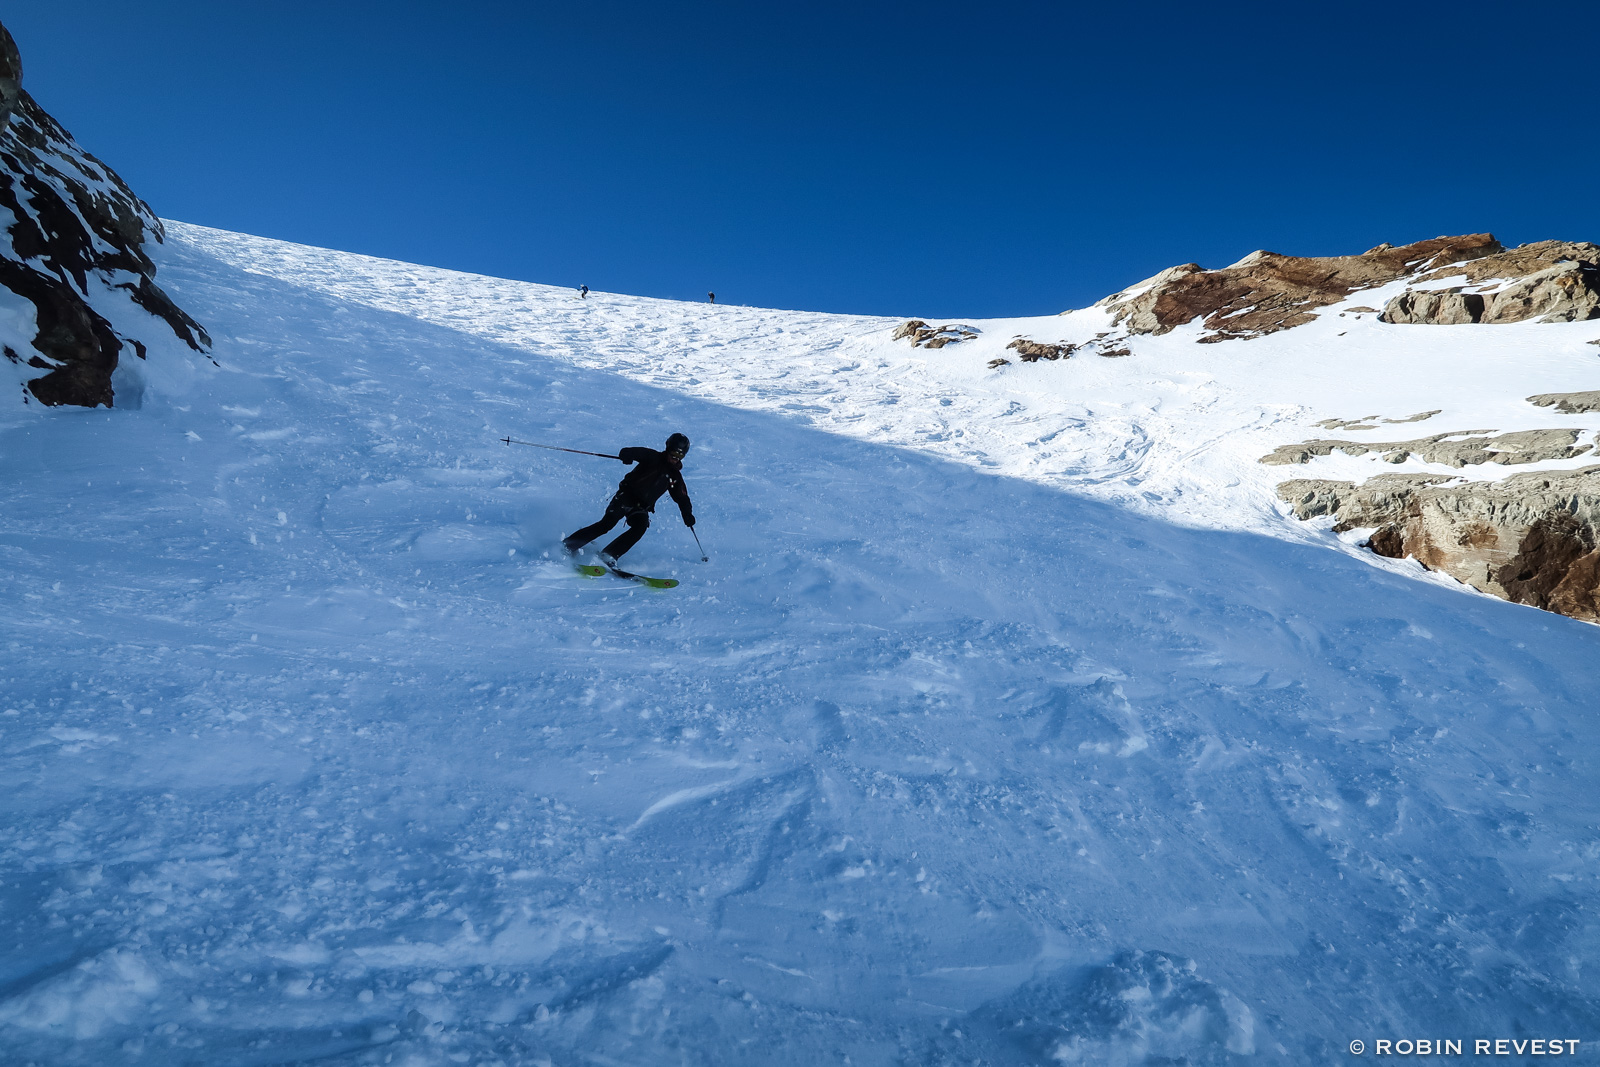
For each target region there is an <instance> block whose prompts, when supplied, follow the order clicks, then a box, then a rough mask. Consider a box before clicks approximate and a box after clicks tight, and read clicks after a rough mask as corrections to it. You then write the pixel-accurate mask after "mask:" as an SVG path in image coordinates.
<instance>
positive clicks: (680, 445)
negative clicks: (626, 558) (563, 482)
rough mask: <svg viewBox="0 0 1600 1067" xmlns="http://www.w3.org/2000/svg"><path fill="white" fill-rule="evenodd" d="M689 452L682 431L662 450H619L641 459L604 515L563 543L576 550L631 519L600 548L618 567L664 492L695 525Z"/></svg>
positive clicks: (627, 459)
mask: <svg viewBox="0 0 1600 1067" xmlns="http://www.w3.org/2000/svg"><path fill="white" fill-rule="evenodd" d="M688 454H689V439H688V438H687V437H685V436H683V434H681V433H675V434H673V435H672V436H671V437H669V438H667V447H666V449H665V450H664V451H661V452H657V451H656V450H655V449H653V448H624V449H623V450H622V451H620V452H618V453H617V458H618V459H620V460H622V462H624V463H628V464H633V463H637V464H638V466H637V467H634V469H633V470H631V471H629V472H628V473H627V474H626V475H625V476H624V477H623V479H622V484H621V485H618V486H617V492H616V494H615V495H614V496H612V498H611V502H610V503H609V504H607V505H606V513H605V514H604V515H602V516H600V521H599V522H597V523H594V524H593V525H590V526H585V527H584V528H583V529H581V530H579V531H577V532H576V533H573V534H569V535H568V536H567V537H566V539H565V540H563V541H562V542H561V543H562V544H563V545H564V546H565V547H566V549H567V551H568V552H571V553H576V552H577V551H578V549H580V548H582V547H583V546H584V545H586V544H588V543H589V542H590V541H593V540H594V539H595V538H596V537H599V536H600V535H601V534H603V533H608V532H610V530H611V528H612V527H613V526H615V525H616V524H617V523H619V522H621V521H622V520H623V519H627V520H628V528H627V529H626V530H624V531H623V532H622V533H621V534H620V535H619V536H618V537H617V538H616V539H615V540H613V541H612V542H611V543H610V544H609V545H607V546H606V547H605V548H603V549H601V550H600V559H601V560H602V561H603V562H604V563H605V565H606V566H608V567H614V566H616V564H617V560H619V559H621V558H622V557H623V555H624V554H625V553H626V552H627V551H628V549H630V548H632V547H633V546H634V545H636V544H638V543H639V538H641V537H643V536H644V532H645V531H646V530H648V529H649V528H650V513H651V512H653V511H655V509H656V501H657V500H660V499H661V494H662V493H667V494H668V495H670V496H671V497H672V499H673V502H674V503H676V504H677V505H678V511H679V512H680V513H681V514H682V515H683V524H684V525H685V526H687V527H689V528H690V529H693V528H694V508H693V505H692V504H690V502H689V487H688V486H686V485H684V484H683V457H684V456H686V455H688Z"/></svg>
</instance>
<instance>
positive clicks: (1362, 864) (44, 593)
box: [0, 224, 1600, 1067]
mask: <svg viewBox="0 0 1600 1067" xmlns="http://www.w3.org/2000/svg"><path fill="white" fill-rule="evenodd" d="M161 255H162V264H161V272H162V273H161V281H162V284H163V286H164V287H165V288H166V289H167V290H168V291H169V292H171V293H172V295H173V296H174V297H175V298H176V299H177V301H178V302H179V304H181V305H182V306H183V307H184V308H186V309H188V310H189V311H191V312H192V313H193V314H194V315H195V316H196V317H197V318H198V319H200V321H201V322H203V323H204V324H205V325H206V326H207V327H208V329H209V330H210V332H211V333H212V335H213V337H214V338H215V339H216V348H215V355H216V358H217V361H218V362H219V364H220V367H217V368H214V367H212V366H211V365H210V364H209V363H208V362H206V361H204V360H197V359H195V358H193V357H192V355H190V354H188V353H187V352H186V350H183V349H181V346H178V345H177V344H176V342H174V344H173V346H172V347H171V348H170V349H167V350H153V351H152V353H151V356H150V360H149V361H148V363H147V364H144V365H138V364H137V363H136V361H133V360H131V359H130V360H128V361H126V362H127V363H128V364H130V366H129V367H128V368H126V370H125V371H124V372H123V373H122V374H121V376H120V378H119V381H118V383H117V386H118V400H119V404H122V405H124V406H122V407H119V408H118V409H117V410H113V411H107V410H96V411H61V410H52V411H49V412H40V411H38V410H37V409H36V408H22V407H17V408H15V409H10V410H8V411H7V412H6V413H4V414H3V415H0V462H3V463H4V465H5V470H6V472H7V477H6V480H5V483H4V485H3V487H0V494H3V497H0V544H3V545H4V549H5V553H6V560H7V563H8V566H7V568H6V570H5V571H4V572H3V573H0V598H3V601H0V603H3V605H4V608H5V610H4V613H3V616H0V649H3V650H4V659H3V660H0V782H4V783H5V789H4V792H3V794H0V805H3V808H0V810H3V812H4V817H3V819H0V1051H3V1052H4V1056H3V1057H0V1058H3V1059H4V1062H5V1063H7V1064H34V1065H45V1064H48V1065H78V1064H82V1065H97V1067H98V1065H106V1064H140V1065H144V1064H149V1065H171V1064H197V1065H198V1064H205V1065H213V1064H218V1065H220V1064H227V1065H234V1064H237V1065H271V1064H305V1063H313V1062H315V1063H318V1064H329V1065H355V1064H379V1063H393V1064H412V1065H432V1064H438V1065H441V1067H442V1065H446V1064H456V1063H467V1064H481V1065H491V1064H500V1065H508V1067H509V1065H535V1064H550V1065H565V1064H630V1065H632V1064H740V1063H748V1064H766V1063H774V1064H776V1063H783V1064H790V1063H795V1064H810V1063H819V1064H820V1063H846V1062H848V1063H855V1064H947V1063H948V1064H957V1063H960V1064H975V1063H976V1064H995V1065H1000V1064H1024V1063H1084V1064H1113V1065H1115V1064H1142V1063H1191V1064H1222V1063H1246V1062H1273V1063H1277V1062H1283V1063H1329V1062H1344V1061H1347V1060H1349V1059H1350V1058H1351V1057H1350V1053H1349V1052H1348V1051H1347V1048H1348V1046H1349V1043H1350V1042H1351V1041H1352V1040H1354V1039H1362V1040H1364V1041H1365V1042H1366V1047H1367V1049H1368V1051H1369V1053H1370V1051H1371V1050H1372V1049H1373V1047H1374V1042H1375V1041H1377V1040H1378V1039H1389V1040H1400V1039H1405V1040H1415V1039H1420V1038H1426V1039H1430V1040H1433V1039H1462V1040H1466V1041H1468V1042H1469V1044H1468V1045H1467V1048H1468V1050H1469V1051H1470V1049H1471V1047H1472V1046H1471V1044H1470V1041H1471V1040H1472V1039H1477V1038H1487V1039H1499V1038H1505V1039H1514V1040H1518V1041H1522V1042H1524V1045H1523V1047H1524V1048H1529V1047H1531V1046H1529V1045H1528V1044H1527V1042H1529V1041H1531V1040H1532V1039H1535V1038H1537V1039H1540V1040H1541V1041H1551V1040H1580V1041H1582V1042H1583V1045H1582V1046H1581V1047H1579V1049H1578V1051H1577V1054H1576V1055H1574V1056H1572V1060H1573V1061H1576V1062H1594V1060H1595V1054H1594V1048H1595V1046H1594V1044H1593V1040H1594V1039H1596V1038H1600V1033H1597V1024H1600V979H1597V963H1596V961H1597V960H1600V926H1597V924H1596V916H1595V910H1594V901H1595V899H1596V895H1595V894H1596V873H1597V865H1600V788H1597V784H1600V783H1597V780H1596V779H1597V776H1596V773H1595V759H1596V752H1597V751H1600V726H1597V723H1596V708H1597V703H1600V701H1597V698H1600V674H1597V672H1596V671H1595V669H1594V667H1595V664H1596V663H1597V662H1600V628H1596V627H1593V626H1588V625H1585V624H1582V623H1578V622H1574V621H1572V620H1569V619H1565V618H1561V617H1559V616H1554V615H1549V614H1544V613H1541V612H1538V611H1534V610H1531V609H1528V608H1524V607H1519V606H1515V605H1511V604H1506V603H1502V602H1499V601H1496V600H1492V599H1490V598H1487V597H1483V596H1479V595H1477V594H1473V593H1471V592H1468V591H1463V590H1462V589H1461V588H1460V587H1457V586H1455V585H1453V584H1452V583H1445V582H1441V581H1439V580H1435V579H1433V578H1430V577H1429V576H1427V575H1425V574H1424V573H1423V572H1421V571H1420V569H1419V568H1417V567H1416V566H1415V565H1414V564H1406V563H1397V562H1392V561H1378V562H1374V561H1373V560H1372V559H1371V557H1368V556H1366V555H1365V554H1364V553H1362V552H1360V550H1359V549H1357V548H1356V547H1355V546H1354V545H1353V543H1349V542H1348V541H1340V540H1339V539H1337V538H1334V537H1333V536H1332V535H1330V534H1328V533H1326V532H1324V531H1323V530H1321V529H1318V528H1314V527H1311V526H1304V525H1300V524H1296V523H1294V521H1293V520H1292V519H1289V518H1287V517H1286V516H1285V514H1284V513H1283V509H1282V507H1281V505H1279V504H1278V503H1277V502H1276V500H1275V498H1274V496H1273V493H1272V487H1273V485H1274V484H1275V482H1276V481H1277V480H1279V479H1281V478H1284V477H1292V476H1299V475H1304V474H1308V473H1309V474H1313V475H1329V476H1335V477H1362V476H1365V475H1367V474H1371V473H1377V472H1378V471H1379V470H1396V469H1398V470H1423V469H1430V468H1427V467H1425V466H1424V465H1422V464H1420V463H1418V462H1416V461H1411V462H1408V463H1407V464H1404V465H1401V466H1399V467H1395V466H1391V465H1388V464H1380V463H1379V461H1378V460H1377V459H1376V457H1372V456H1368V457H1349V456H1334V457H1329V458H1327V459H1322V460H1317V461H1316V462H1315V463H1314V464H1312V465H1310V466H1309V467H1290V468H1283V467H1278V468H1266V467H1262V466H1261V465H1260V464H1258V463H1257V462H1256V460H1257V458H1258V457H1259V456H1261V455H1263V454H1265V453H1267V452H1269V451H1271V450H1272V449H1273V448H1275V447H1277V446H1278V445H1281V444H1286V443H1291V442H1293V441H1297V440H1300V439H1303V438H1305V437H1311V436H1349V437H1351V438H1359V437H1360V433H1361V431H1355V432H1351V433H1349V434H1336V433H1332V432H1330V431H1327V430H1319V429H1316V428H1315V427H1314V425H1313V424H1314V423H1315V422H1316V421H1317V420H1320V419H1325V418H1357V417H1361V416H1366V415H1372V414H1377V415H1381V416H1383V417H1388V418H1394V419H1401V418H1406V417H1409V416H1411V415H1413V414H1415V413H1418V412H1422V411H1425V410H1431V409H1441V414H1439V415H1437V416H1434V417H1433V418H1431V419H1429V420H1426V421H1422V422H1419V423H1407V424H1398V425H1395V426H1385V427H1384V428H1383V433H1382V434H1376V433H1372V432H1367V434H1366V439H1390V440H1394V439H1405V438H1408V437H1416V436H1422V435H1425V434H1431V433H1438V432H1444V431H1445V430H1469V429H1488V428H1494V429H1497V430H1501V431H1509V430H1515V429H1526V428H1536V427H1544V426H1570V427H1574V428H1582V429H1584V431H1585V436H1584V437H1583V438H1582V440H1583V441H1584V442H1585V443H1590V442H1592V441H1593V433H1592V430H1593V429H1594V428H1595V427H1594V426H1593V425H1591V424H1589V423H1585V422H1584V421H1583V420H1584V417H1583V416H1563V415H1557V414H1554V413H1552V412H1550V411H1549V410H1547V409H1536V408H1533V407H1532V406H1531V405H1528V404H1526V403H1525V402H1523V400H1522V398H1523V397H1525V396H1527V395H1530V394H1532V393H1540V392H1559V391H1567V390H1578V389H1585V388H1594V386H1595V377H1596V369H1597V365H1596V358H1595V356H1596V352H1597V350H1596V349H1594V348H1592V347H1588V346H1587V345H1586V344H1585V342H1586V341H1588V340H1590V339H1591V337H1592V335H1593V334H1594V332H1595V331H1594V328H1593V324H1584V323H1578V324H1570V325H1555V326H1550V325H1528V326H1505V327H1389V326H1386V325H1384V324H1381V323H1377V322H1376V321H1375V320H1374V317H1373V316H1372V315H1371V314H1363V313H1359V312H1354V311H1350V310H1348V306H1347V307H1339V308H1332V309H1328V310H1326V311H1325V312H1324V313H1323V316H1322V318H1321V319H1319V321H1318V322H1316V323H1313V324H1311V325H1308V326H1304V327H1300V328H1299V329H1296V330H1291V331H1287V332H1286V333H1283V334H1277V335H1273V336H1271V337H1267V338H1262V339H1259V340H1255V341H1250V342H1229V343H1224V344H1217V345H1196V344H1194V343H1193V342H1194V334H1193V333H1192V332H1189V331H1186V330H1181V329H1180V330H1178V331H1174V333H1172V334H1169V335H1167V336H1165V337H1160V338H1137V339H1135V340H1134V344H1133V349H1134V352H1133V355H1131V356H1129V357H1126V358H1115V359H1109V358H1100V357H1098V356H1095V355H1093V354H1080V355H1079V356H1077V357H1075V358H1073V359H1070V360H1064V361H1060V362H1040V363H1034V364H1022V363H1020V362H1017V361H1016V360H1015V359H1014V353H1011V352H1009V350H1007V349H1006V347H1005V346H1006V344H1007V343H1008V342H1009V341H1010V340H1011V339H1012V337H1013V336H1015V335H1025V336H1027V337H1030V338H1032V339H1034V340H1038V341H1042V342H1056V341H1070V342H1075V343H1076V342H1087V341H1090V340H1092V339H1093V337H1094V336H1095V335H1096V334H1097V333H1102V332H1105V331H1106V330H1108V329H1109V327H1108V325H1107V323H1106V320H1105V318H1104V315H1103V313H1102V312H1099V311H1096V310H1090V311H1085V312H1078V313H1074V314H1072V315H1068V316H1063V317H1059V318H1056V317H1052V318H1047V319H1024V320H1006V321H980V322H975V323H968V325H972V326H975V327H976V329H977V332H978V334H979V336H978V337H977V338H976V339H974V340H971V341H966V342H962V343H959V344H954V345H950V346H948V347H946V348H944V349H940V350H936V351H930V350H925V349H913V348H911V347H910V346H909V343H908V342H904V341H901V342H892V341H891V340H890V339H889V335H890V332H891V330H892V328H893V326H894V325H895V324H896V320H888V319H873V318H862V317H849V316H837V315H821V314H806V313H796V312H778V311H770V310H757V309H749V308H742V307H723V306H709V305H695V304H681V303H674V302H669V301H662V300H651V299H643V298H632V297H623V296H617V295H613V294H604V293H598V292H596V293H591V294H590V296H589V298H588V299H587V300H583V299H580V298H579V297H578V295H577V293H576V292H575V291H574V290H571V289H563V288H555V287H550V286H541V285H532V284H526V283H520V282H508V281H501V280H496V279H489V278H481V277H474V276H469V275H463V274H454V273H451V272H447V271H440V270H433V269H429V268H423V267H415V266H411V265H407V264H401V263H392V262H386V261H381V260H374V259H368V258H364V257H359V256H352V255H347V254H341V253H334V252H328V251H324V250H320V249H312V248H306V247H301V246H295V245H287V244H282V243H279V242H273V241H267V240H262V239H257V238H248V237H243V236H239V235H234V234H226V233H221V232H218V231H213V230H206V229H202V228H198V227H191V226H182V225H177V224H173V225H172V226H171V239H170V241H169V244H168V246H167V247H166V248H165V249H164V250H163V251H162V253H161ZM1359 295H1360V296H1361V298H1362V302H1363V303H1365V304H1374V305H1375V306H1381V301H1382V300H1383V299H1385V295H1384V294H1383V293H1382V292H1378V293H1368V294H1359ZM1354 305H1355V301H1351V302H1350V304H1349V306H1354ZM1341 313H1343V314H1341ZM924 317H925V318H926V316H924ZM928 321H929V322H930V323H932V324H933V325H936V326H937V325H941V324H942V323H943V322H944V321H954V320H940V321H934V320H933V319H931V318H929V319H928ZM1008 356H1009V357H1011V358H1013V362H1012V363H1010V364H1009V365H1004V366H1001V367H999V368H998V369H991V368H990V367H989V366H988V364H989V362H990V361H991V360H994V359H997V358H1007V357H1008ZM1590 419H1591V422H1592V421H1593V417H1592V416H1591V417H1590ZM674 430H681V431H683V432H685V433H687V434H688V435H689V436H690V437H691V438H693V440H694V442H695V445H694V450H693V451H692V452H691V453H690V455H689V458H688V460H687V463H686V467H685V474H686V478H687V481H688V484H689V489H690V492H691V493H692V494H693V497H694V501H695V511H696V515H697V517H698V519H699V526H698V532H699V533H700V534H701V537H702V539H703V541H704V544H705V548H706V550H707V552H708V553H709V555H710V556H711V562H709V563H701V562H699V555H700V553H699V550H698V549H697V547H696V545H695V543H694V541H693V539H692V538H691V537H690V535H689V533H688V532H687V531H686V530H684V529H683V528H682V526H681V525H680V524H679V521H678V517H677V515H676V513H675V512H676V509H674V508H673V507H672V506H671V505H670V504H667V503H665V502H664V506H663V508H662V509H661V510H660V511H658V513H657V515H656V523H655V526H654V528H653V529H652V530H651V531H650V533H649V535H648V536H647V537H646V538H645V540H644V541H643V542H642V543H641V544H640V546H639V547H638V548H637V549H635V550H634V551H633V553H631V554H630V555H629V556H628V557H627V560H626V562H627V564H628V565H629V566H631V567H633V568H634V569H636V570H640V571H643V572H644V573H648V574H655V575H672V576H676V577H678V578H680V579H682V581H683V585H682V586H681V587H680V588H678V589H676V590H672V591H670V592H658V591H654V590H650V589H645V588H642V587H639V586H636V585H633V584H631V583H626V582H622V581H619V580H616V579H612V578H609V577H607V578H603V579H598V580H596V579H586V578H584V577H581V576H579V575H577V574H575V573H574V571H573V570H572V568H571V566H570V565H569V564H568V563H567V562H566V560H565V558H564V557H563V555H562V554H561V553H560V551H559V549H558V547H557V546H558V541H559V538H560V536H561V535H562V534H564V533H566V532H569V531H571V530H572V529H575V528H576V527H578V526H580V525H583V524H585V523H587V522H589V521H592V520H593V519H594V518H596V517H597V516H598V515H599V513H600V510H601V508H602V507H603V505H604V502H605V500H606V499H607V498H608V496H609V494H610V492H611V490H612V488H613V486H614V485H615V482H616V480H617V479H618V478H619V477H620V476H621V475H622V474H623V473H624V468H623V467H622V466H621V465H620V464H618V463H616V462H615V461H610V460H604V459H595V458H590V457H584V456H573V455H568V454H564V453H556V452H546V451H540V450H537V449H531V448H522V447H508V446H506V445H504V444H502V443H500V441H499V440H498V439H499V438H501V437H504V436H507V435H510V436H512V437H515V438H520V439H523V440H530V441H539V442H542V443H548V444H556V445H565V446H568V447H574V448H583V449H590V450H593V451H597V452H611V451H614V450H615V449H617V448H619V447H622V446H626V445H634V444H642V445H649V446H652V447H659V446H660V443H661V441H662V440H664V439H665V437H666V435H667V434H668V433H670V432H672V431H674ZM1584 458H1585V459H1587V458H1588V457H1584ZM1547 465H1548V466H1555V467H1559V466H1567V467H1571V466H1581V465H1583V461H1582V460H1581V459H1580V460H1574V461H1563V462H1561V463H1553V464H1547ZM1516 469H1521V468H1505V467H1496V468H1495V469H1494V470H1492V471H1487V472H1474V471H1470V470H1469V471H1448V472H1449V473H1452V474H1458V475H1465V476H1467V477H1496V476H1501V475H1503V474H1505V473H1508V472H1509V471H1511V470H1516ZM1351 540H1353V539H1351Z"/></svg>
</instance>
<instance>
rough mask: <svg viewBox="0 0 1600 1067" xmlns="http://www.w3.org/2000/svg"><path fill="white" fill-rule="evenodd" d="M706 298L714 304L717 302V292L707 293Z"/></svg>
mask: <svg viewBox="0 0 1600 1067" xmlns="http://www.w3.org/2000/svg"><path fill="white" fill-rule="evenodd" d="M706 299H707V300H708V301H710V302H711V303H713V304H715V303H716V302H717V294H716V293H707V294H706Z"/></svg>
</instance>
